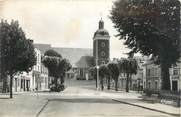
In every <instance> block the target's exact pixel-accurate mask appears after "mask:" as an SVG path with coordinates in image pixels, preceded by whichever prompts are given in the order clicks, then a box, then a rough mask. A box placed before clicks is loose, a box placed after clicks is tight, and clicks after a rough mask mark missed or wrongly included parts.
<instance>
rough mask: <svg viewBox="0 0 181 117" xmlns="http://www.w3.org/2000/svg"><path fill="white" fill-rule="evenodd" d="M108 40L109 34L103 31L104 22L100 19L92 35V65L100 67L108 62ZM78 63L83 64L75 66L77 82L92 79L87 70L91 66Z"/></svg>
mask: <svg viewBox="0 0 181 117" xmlns="http://www.w3.org/2000/svg"><path fill="white" fill-rule="evenodd" d="M109 39H110V36H109V32H108V31H107V30H106V29H104V21H103V20H102V19H101V20H100V21H99V23H98V29H97V31H96V32H95V33H94V35H93V59H94V65H96V66H100V65H102V64H107V63H108V62H109V61H110V42H109ZM84 58H85V57H84ZM84 61H85V60H84ZM79 63H84V64H82V65H77V69H76V70H77V71H76V73H75V75H76V79H79V80H85V79H86V80H89V79H93V77H92V76H91V75H90V74H89V68H90V67H92V66H89V65H87V64H88V63H87V62H83V60H81V62H79ZM80 66H81V67H80Z"/></svg>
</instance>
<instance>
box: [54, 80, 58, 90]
mask: <svg viewBox="0 0 181 117" xmlns="http://www.w3.org/2000/svg"><path fill="white" fill-rule="evenodd" d="M57 86H58V78H55V87H56V88H57Z"/></svg>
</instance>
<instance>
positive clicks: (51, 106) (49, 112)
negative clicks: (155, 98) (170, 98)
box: [0, 79, 172, 117]
mask: <svg viewBox="0 0 181 117" xmlns="http://www.w3.org/2000/svg"><path fill="white" fill-rule="evenodd" d="M65 84H66V89H65V90H64V91H63V92H60V93H56V92H38V93H36V92H34V93H33V92H24V93H23V92H22V93H14V98H13V99H8V98H5V97H4V98H0V105H1V109H0V116H1V117H60V116H61V117H130V116H131V117H172V116H171V115H169V114H164V113H160V112H157V111H152V110H149V109H144V108H140V107H137V106H132V105H128V104H124V103H120V102H117V101H113V100H112V99H117V98H120V99H122V100H127V101H129V102H137V101H138V97H139V95H140V94H138V93H134V92H132V93H127V94H126V93H125V91H122V92H115V91H113V90H112V91H106V90H105V91H103V92H102V91H96V88H95V82H94V81H77V80H73V79H71V80H70V79H69V80H66V82H65ZM1 96H2V95H1ZM7 96H8V95H7Z"/></svg>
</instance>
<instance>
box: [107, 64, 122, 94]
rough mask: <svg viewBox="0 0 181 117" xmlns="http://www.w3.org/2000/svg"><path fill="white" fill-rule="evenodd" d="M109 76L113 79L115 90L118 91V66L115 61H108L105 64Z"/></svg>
mask: <svg viewBox="0 0 181 117" xmlns="http://www.w3.org/2000/svg"><path fill="white" fill-rule="evenodd" d="M107 67H108V70H109V74H110V77H112V78H113V80H114V81H115V90H116V91H118V77H119V67H118V63H117V62H110V63H108V65H107Z"/></svg>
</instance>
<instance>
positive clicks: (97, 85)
mask: <svg viewBox="0 0 181 117" xmlns="http://www.w3.org/2000/svg"><path fill="white" fill-rule="evenodd" d="M96 68H97V79H96V80H97V90H99V66H98V65H97V66H96Z"/></svg>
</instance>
